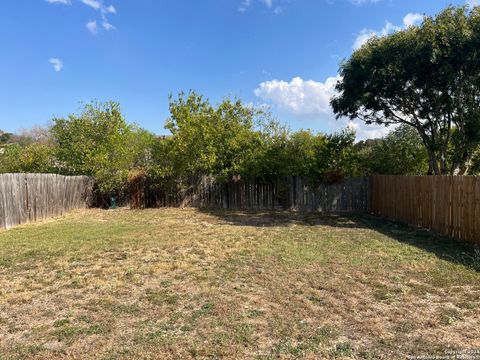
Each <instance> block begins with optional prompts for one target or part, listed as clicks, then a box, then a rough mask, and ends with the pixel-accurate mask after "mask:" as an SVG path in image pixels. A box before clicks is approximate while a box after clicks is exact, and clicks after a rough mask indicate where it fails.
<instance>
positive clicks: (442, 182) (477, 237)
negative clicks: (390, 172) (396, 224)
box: [371, 176, 480, 244]
mask: <svg viewBox="0 0 480 360" xmlns="http://www.w3.org/2000/svg"><path fill="white" fill-rule="evenodd" d="M371 193H372V212H373V213H374V214H376V215H380V216H385V217H389V218H392V219H396V220H401V221H404V222H406V223H409V224H412V225H417V226H421V227H423V228H427V229H430V230H434V231H436V232H438V233H440V234H444V235H448V236H451V237H453V238H456V239H459V240H465V241H470V242H473V243H477V244H480V178H479V177H476V176H374V177H372V179H371Z"/></svg>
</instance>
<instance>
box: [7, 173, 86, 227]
mask: <svg viewBox="0 0 480 360" xmlns="http://www.w3.org/2000/svg"><path fill="white" fill-rule="evenodd" d="M92 188H93V180H92V179H91V178H89V177H86V176H61V175H54V174H0V229H2V228H3V229H9V228H11V227H14V226H16V225H20V224H23V223H27V222H33V221H37V220H41V219H46V218H49V217H53V216H59V215H62V214H64V213H65V212H67V211H69V210H71V209H77V208H85V207H87V206H88V205H89V203H90V201H91V196H92Z"/></svg>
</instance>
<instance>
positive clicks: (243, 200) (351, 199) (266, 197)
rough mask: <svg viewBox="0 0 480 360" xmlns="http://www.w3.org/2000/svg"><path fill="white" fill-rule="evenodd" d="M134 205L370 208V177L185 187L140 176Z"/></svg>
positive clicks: (210, 182)
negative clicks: (163, 183)
mask: <svg viewBox="0 0 480 360" xmlns="http://www.w3.org/2000/svg"><path fill="white" fill-rule="evenodd" d="M131 195H132V196H131V203H130V206H131V208H133V209H141V208H146V207H147V208H148V207H168V206H172V207H185V206H193V207H204V208H224V209H260V210H261V209H278V210H280V209H292V210H300V211H320V212H369V211H370V182H369V179H368V178H355V179H346V180H344V181H342V182H339V183H336V184H322V183H320V184H318V183H315V182H314V181H312V180H310V179H306V178H301V177H288V178H284V179H281V180H278V181H276V182H273V183H264V182H259V181H255V180H252V181H230V182H216V181H214V180H212V179H210V178H207V177H204V178H202V179H200V180H198V181H192V183H190V184H188V186H186V189H181V188H179V187H176V186H175V185H170V186H166V185H161V184H158V183H155V182H151V181H148V180H139V181H136V182H134V183H133V184H132V186H131Z"/></svg>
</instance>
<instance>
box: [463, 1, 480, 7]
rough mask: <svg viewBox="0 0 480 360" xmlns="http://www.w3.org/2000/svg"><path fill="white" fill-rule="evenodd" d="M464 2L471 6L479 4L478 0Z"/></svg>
mask: <svg viewBox="0 0 480 360" xmlns="http://www.w3.org/2000/svg"><path fill="white" fill-rule="evenodd" d="M465 4H466V5H467V6H469V7H471V8H473V7H475V6H479V5H480V0H466V1H465Z"/></svg>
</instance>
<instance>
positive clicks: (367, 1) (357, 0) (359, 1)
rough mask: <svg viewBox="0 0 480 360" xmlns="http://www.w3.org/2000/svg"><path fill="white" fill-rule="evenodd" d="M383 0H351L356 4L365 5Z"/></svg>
mask: <svg viewBox="0 0 480 360" xmlns="http://www.w3.org/2000/svg"><path fill="white" fill-rule="evenodd" d="M380 1H382V0H350V2H351V3H352V4H354V5H357V6H358V5H364V4H375V3H378V2H380Z"/></svg>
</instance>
